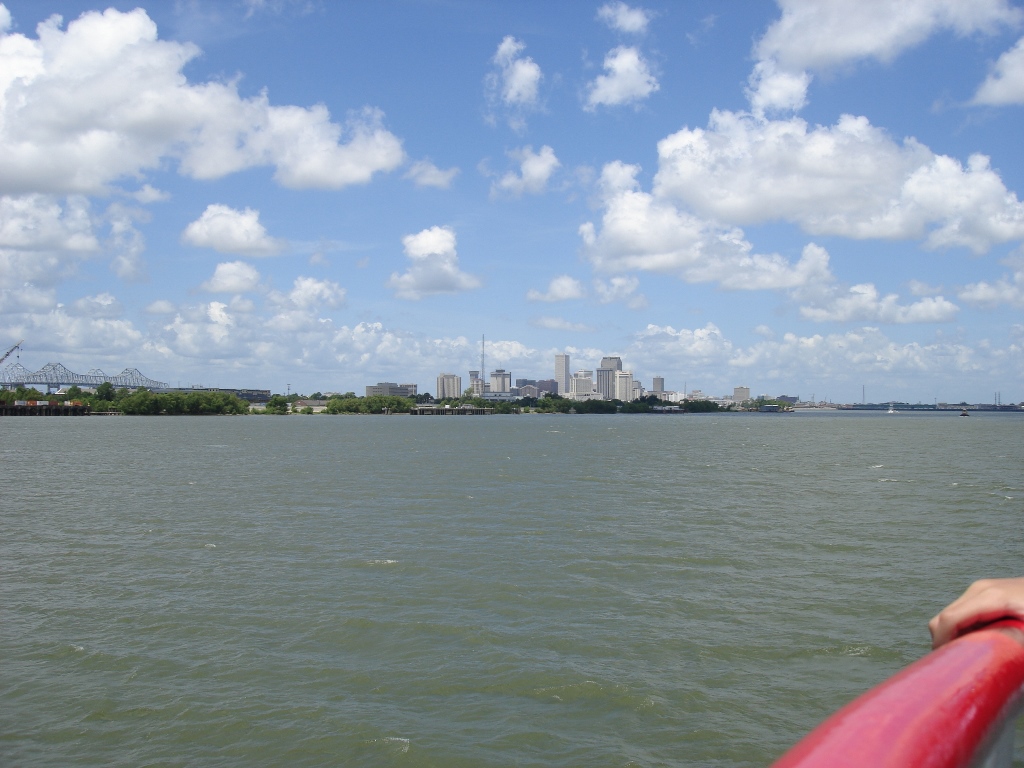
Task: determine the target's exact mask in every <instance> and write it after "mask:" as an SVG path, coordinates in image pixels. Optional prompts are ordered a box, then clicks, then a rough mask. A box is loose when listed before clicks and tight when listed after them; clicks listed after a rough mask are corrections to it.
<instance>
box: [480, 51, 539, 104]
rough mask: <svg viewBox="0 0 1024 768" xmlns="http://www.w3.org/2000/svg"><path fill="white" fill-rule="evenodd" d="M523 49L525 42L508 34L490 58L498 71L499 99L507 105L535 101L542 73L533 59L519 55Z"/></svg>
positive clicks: (532, 102) (533, 102)
mask: <svg viewBox="0 0 1024 768" xmlns="http://www.w3.org/2000/svg"><path fill="white" fill-rule="evenodd" d="M524 50H526V44H525V43H522V42H520V41H519V40H516V39H515V38H514V37H512V36H511V35H508V36H506V37H505V38H504V39H503V40H502V41H501V43H500V44H499V45H498V50H497V51H495V53H494V58H493V59H492V61H493V62H494V64H495V66H497V67H498V70H499V71H500V78H501V79H500V86H499V87H500V91H501V100H502V101H504V102H505V103H506V104H509V105H514V106H528V105H532V104H535V103H536V102H537V94H538V89H539V87H540V81H541V78H542V77H543V75H542V73H541V71H540V67H539V66H538V65H537V63H536V62H535V61H534V60H533V59H531V58H530V57H529V56H520V55H519V54H521V53H522V52H523V51H524Z"/></svg>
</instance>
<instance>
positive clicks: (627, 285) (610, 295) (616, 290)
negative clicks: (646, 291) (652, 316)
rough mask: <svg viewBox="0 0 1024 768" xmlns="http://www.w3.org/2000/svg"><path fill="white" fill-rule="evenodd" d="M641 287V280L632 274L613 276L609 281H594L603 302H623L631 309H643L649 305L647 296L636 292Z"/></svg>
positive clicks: (595, 288)
mask: <svg viewBox="0 0 1024 768" xmlns="http://www.w3.org/2000/svg"><path fill="white" fill-rule="evenodd" d="M639 287H640V281H639V280H638V279H637V278H635V277H632V276H618V277H613V278H611V279H610V280H609V281H608V282H605V281H604V280H595V281H594V290H596V291H597V295H598V296H599V297H600V300H601V303H602V304H611V303H612V302H622V303H624V304H625V305H626V306H627V307H629V308H630V309H643V308H644V307H646V306H647V297H646V296H644V295H643V294H642V293H637V292H636V289H637V288H639Z"/></svg>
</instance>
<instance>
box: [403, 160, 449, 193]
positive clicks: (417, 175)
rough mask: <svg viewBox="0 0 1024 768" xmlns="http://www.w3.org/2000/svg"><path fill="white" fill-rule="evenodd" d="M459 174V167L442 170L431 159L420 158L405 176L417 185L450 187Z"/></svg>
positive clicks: (439, 187)
mask: <svg viewBox="0 0 1024 768" xmlns="http://www.w3.org/2000/svg"><path fill="white" fill-rule="evenodd" d="M458 174H459V169H458V168H449V169H447V170H441V169H440V168H438V167H437V166H436V165H434V164H433V163H432V162H430V161H429V160H418V161H416V162H415V163H413V164H412V167H411V168H410V169H409V170H408V172H407V173H406V174H405V178H407V179H411V180H412V182H413V183H414V184H415V185H416V186H417V187H437V188H438V189H448V187H450V186H451V185H452V181H453V180H454V179H455V177H456V176H457V175H458Z"/></svg>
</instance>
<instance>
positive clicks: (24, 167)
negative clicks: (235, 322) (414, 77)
mask: <svg viewBox="0 0 1024 768" xmlns="http://www.w3.org/2000/svg"><path fill="white" fill-rule="evenodd" d="M61 25H62V21H61V18H60V17H59V16H53V17H51V18H50V19H48V20H47V21H44V22H43V23H41V24H40V25H39V27H38V28H37V34H38V37H37V38H35V39H32V38H29V37H26V36H24V35H21V34H7V35H5V36H4V37H3V38H2V40H0V193H11V194H21V193H27V192H64V193H66V192H86V193H100V192H103V191H104V190H106V189H107V188H108V187H109V185H111V184H113V183H115V182H117V181H119V180H121V179H128V178H138V177H139V176H140V175H142V174H143V173H145V172H146V171H149V170H153V169H156V168H158V167H160V166H161V164H162V163H163V162H164V161H165V160H166V159H172V160H177V161H178V169H179V171H180V172H181V173H183V174H185V175H188V176H192V177H194V178H203V179H213V178H220V177H222V176H224V175H227V174H229V173H233V172H237V171H241V170H244V169H247V168H252V167H257V166H272V167H274V169H275V178H276V179H277V180H278V181H279V182H280V183H281V184H283V185H285V186H289V187H296V188H307V187H319V188H332V189H336V188H340V187H343V186H346V185H349V184H359V183H365V182H366V181H368V180H369V179H370V178H371V177H372V176H373V174H375V173H377V172H382V171H390V170H393V169H395V168H397V167H398V166H399V165H401V163H402V162H403V161H404V151H403V150H402V146H401V141H400V140H399V139H398V138H396V137H395V136H394V135H392V134H391V133H390V132H388V131H387V130H386V129H385V128H384V127H383V125H382V119H383V118H382V115H381V113H380V112H379V111H378V110H373V109H365V110H363V111H361V112H355V113H352V114H351V115H350V117H349V119H348V120H347V121H346V122H345V123H344V124H343V125H342V124H338V123H334V122H331V119H330V115H329V113H328V111H327V108H326V107H325V106H323V105H322V104H318V105H315V106H313V107H310V108H303V107H294V106H282V107H279V106H272V105H271V104H270V100H269V97H268V95H267V94H266V93H265V92H264V93H261V94H259V95H257V96H254V97H251V98H242V97H241V96H240V95H239V94H238V91H237V88H236V86H235V84H234V83H222V82H207V83H200V84H192V83H189V82H188V80H187V78H186V77H185V75H184V74H183V70H184V68H185V66H186V65H187V64H188V63H189V62H190V61H191V60H192V59H194V58H196V57H197V56H198V55H199V53H200V51H199V49H198V48H197V47H195V46H194V45H191V44H185V43H178V42H172V41H167V40H160V39H159V38H158V34H157V28H156V24H155V23H154V22H153V21H152V20H151V19H150V18H149V16H148V15H147V14H146V12H145V11H143V10H142V9H136V10H134V11H131V12H128V13H121V12H119V11H117V10H114V9H108V10H107V11H104V12H103V13H99V12H95V11H90V12H87V13H84V14H82V15H81V16H80V17H79V18H78V19H76V20H75V21H72V22H71V23H70V24H68V26H67V29H66V30H64V29H62V28H61ZM145 189H146V188H145V187H143V190H145ZM151 194H152V193H147V192H145V191H144V192H143V196H144V197H145V196H149V195H151Z"/></svg>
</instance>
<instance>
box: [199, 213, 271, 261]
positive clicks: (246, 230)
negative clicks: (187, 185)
mask: <svg viewBox="0 0 1024 768" xmlns="http://www.w3.org/2000/svg"><path fill="white" fill-rule="evenodd" d="M181 241H182V242H183V243H186V244H188V245H192V246H195V247H196V248H212V249H213V250H215V251H219V252H220V253H237V254H240V255H244V256H273V255H274V254H276V253H279V252H280V251H281V249H282V248H284V246H285V243H284V241H282V240H278V239H276V238H273V237H270V235H268V234H267V230H266V229H265V228H264V226H263V225H262V224H260V212H259V211H256V210H253V209H252V208H246V209H245V210H244V211H239V210H236V209H234V208H230V207H228V206H226V205H218V204H216V203H214V204H211V205H208V206H206V210H205V211H203V214H202V216H200V217H199V218H198V219H196V220H195V221H193V222H192V223H191V224H189V225H188V226H187V227H185V231H184V232H182V233H181Z"/></svg>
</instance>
